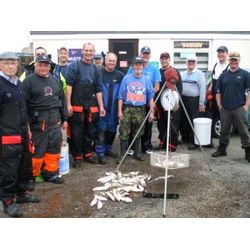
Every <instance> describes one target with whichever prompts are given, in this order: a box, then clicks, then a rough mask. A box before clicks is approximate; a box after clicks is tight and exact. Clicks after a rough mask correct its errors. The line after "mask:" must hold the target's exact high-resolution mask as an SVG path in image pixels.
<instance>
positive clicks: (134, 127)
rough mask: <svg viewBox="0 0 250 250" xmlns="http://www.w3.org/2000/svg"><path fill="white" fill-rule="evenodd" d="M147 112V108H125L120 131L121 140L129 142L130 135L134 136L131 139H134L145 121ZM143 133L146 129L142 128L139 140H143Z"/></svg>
mask: <svg viewBox="0 0 250 250" xmlns="http://www.w3.org/2000/svg"><path fill="white" fill-rule="evenodd" d="M145 112H146V111H145V106H142V107H134V106H124V108H123V119H122V121H121V123H120V129H119V132H120V139H121V140H128V139H129V135H130V134H131V136H132V137H131V138H134V136H135V135H136V133H137V131H138V129H139V128H140V126H141V124H142V122H143V120H144V119H145ZM143 133H144V128H142V130H141V131H140V133H139V135H138V137H137V138H141V137H142V135H143Z"/></svg>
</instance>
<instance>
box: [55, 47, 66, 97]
mask: <svg viewBox="0 0 250 250" xmlns="http://www.w3.org/2000/svg"><path fill="white" fill-rule="evenodd" d="M67 73H68V50H67V48H65V47H61V48H60V49H59V51H58V64H56V65H55V69H54V72H53V74H54V76H55V77H56V78H57V79H59V80H60V82H61V84H62V86H63V91H64V93H66V87H67V83H66V79H65V78H66V75H67Z"/></svg>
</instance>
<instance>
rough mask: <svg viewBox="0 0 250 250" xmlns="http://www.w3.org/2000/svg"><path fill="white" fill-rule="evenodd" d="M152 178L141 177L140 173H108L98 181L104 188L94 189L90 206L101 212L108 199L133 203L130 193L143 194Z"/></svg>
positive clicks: (147, 176) (145, 175) (148, 176)
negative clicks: (147, 182)
mask: <svg viewBox="0 0 250 250" xmlns="http://www.w3.org/2000/svg"><path fill="white" fill-rule="evenodd" d="M150 179H151V176H150V175H147V174H144V175H140V174H139V171H136V172H135V171H133V172H130V173H124V174H122V173H121V172H119V171H117V172H115V173H114V172H106V173H105V176H104V177H101V178H99V179H98V180H97V181H98V182H100V183H102V184H103V185H102V186H98V187H95V188H93V191H94V199H93V200H92V201H91V203H90V206H91V207H95V206H96V208H97V209H98V210H100V209H102V207H103V203H104V202H105V201H107V200H108V199H110V200H112V201H123V202H132V199H131V198H130V197H128V196H129V193H130V192H143V191H144V189H145V187H146V181H150Z"/></svg>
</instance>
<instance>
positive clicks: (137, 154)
mask: <svg viewBox="0 0 250 250" xmlns="http://www.w3.org/2000/svg"><path fill="white" fill-rule="evenodd" d="M134 145H135V153H134V155H133V158H134V159H136V160H138V161H144V158H143V157H142V156H141V153H140V139H136V140H135V142H134Z"/></svg>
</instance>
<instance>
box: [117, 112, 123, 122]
mask: <svg viewBox="0 0 250 250" xmlns="http://www.w3.org/2000/svg"><path fill="white" fill-rule="evenodd" d="M122 119H123V113H122V111H118V120H119V122H121V120H122Z"/></svg>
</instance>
